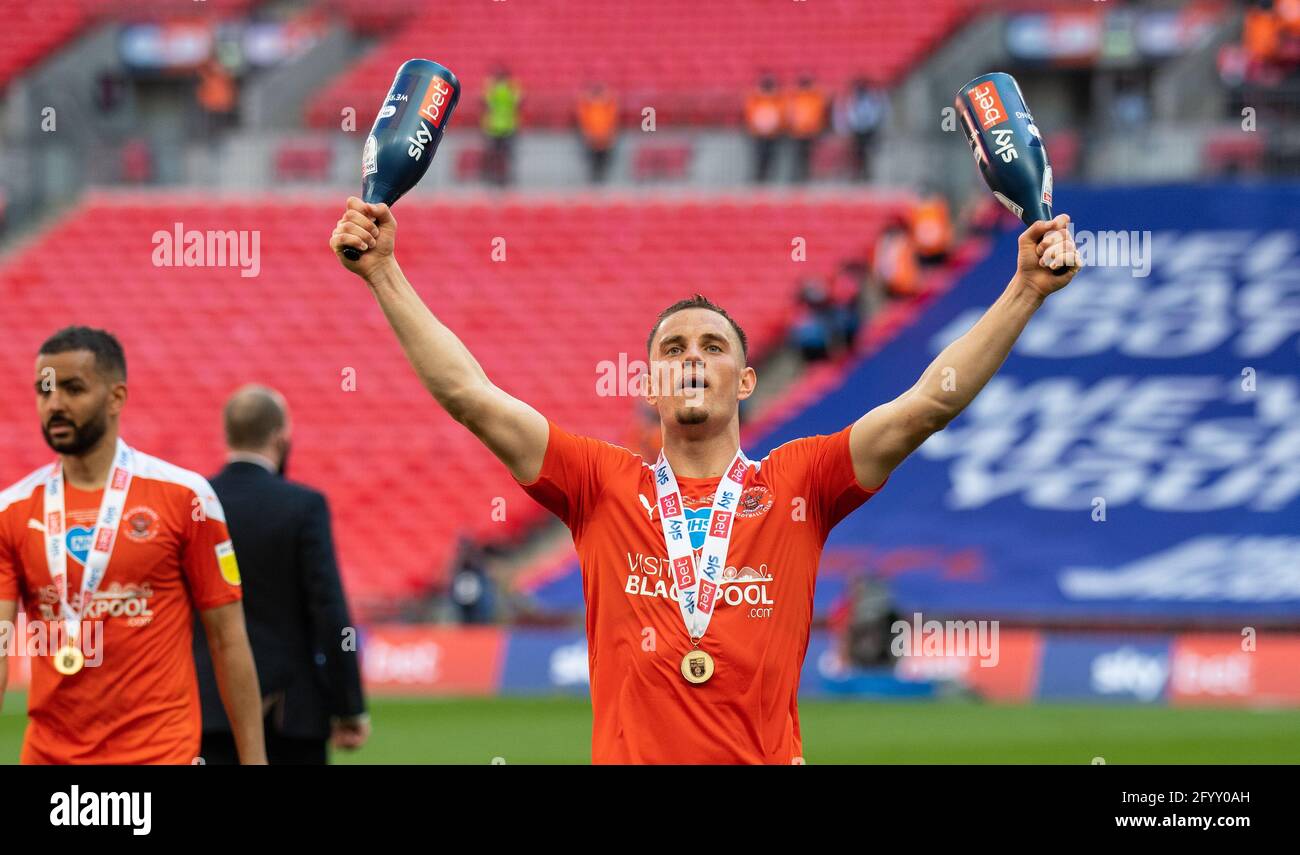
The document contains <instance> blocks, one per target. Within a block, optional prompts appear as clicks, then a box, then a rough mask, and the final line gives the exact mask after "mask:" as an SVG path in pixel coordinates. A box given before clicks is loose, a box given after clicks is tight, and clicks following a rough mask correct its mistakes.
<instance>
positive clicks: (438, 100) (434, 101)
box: [406, 77, 451, 160]
mask: <svg viewBox="0 0 1300 855" xmlns="http://www.w3.org/2000/svg"><path fill="white" fill-rule="evenodd" d="M450 101H451V86H449V85H448V84H447V81H445V80H443V79H442V78H441V77H434V78H433V81H432V82H431V83H430V84H429V91H428V92H426V93H424V103H423V104H422V105H421V106H420V115H421V116H423V117H424V118H426V119H428V120H429V121H430V122H432V123H433V127H434V128H435V129H436V128H439V127H441V126H442V120H443V119H444V118H446V117H447V104H448V103H449V102H450ZM406 141H407V142H409V143H410V146H408V147H407V149H406V154H407V156H408V157H413V158H415V159H416V160H419V159H420V158H421V157H422V156H423V155H424V147H425V146H427V145H428V144H429V143H430V142H432V141H433V131H431V130H429V126H428V125H426V124H425V123H424V122H423V121H421V122H420V127H418V128H416V129H415V136H414V137H407V138H406Z"/></svg>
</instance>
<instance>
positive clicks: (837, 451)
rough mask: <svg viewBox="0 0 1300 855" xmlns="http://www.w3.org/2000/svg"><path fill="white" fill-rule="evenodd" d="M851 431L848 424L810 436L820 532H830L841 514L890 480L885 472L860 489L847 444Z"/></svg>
mask: <svg viewBox="0 0 1300 855" xmlns="http://www.w3.org/2000/svg"><path fill="white" fill-rule="evenodd" d="M852 431H853V425H849V426H848V428H845V429H844V430H841V431H839V433H833V434H826V435H820V437H814V438H813V439H814V440H815V443H816V444H815V451H814V453H813V465H811V468H810V470H809V477H810V479H811V483H813V491H814V495H815V496H816V503H818V511H819V516H820V517H822V525H823V534H829V533H831V529H833V528H835V526H836V525H839V524H840V521H841V520H844V517H846V516H849V515H850V513H853V512H854V511H857V509H858V508H861V507H862V505H863V504H865V503H866V502H867V499H870V498H871V496H874V495H876V494H878V492H880V490H881V489H884V486H885V483H887V482H888V481H889V477H888V476H887V477H885V479H884V481H881V482H880V483H879V485H876V486H875V487H872V489H871V490H866V489H863V486H862V485H861V483H858V476H857V474H855V473H854V472H853V452H852V451H850V448H849V434H850V433H852Z"/></svg>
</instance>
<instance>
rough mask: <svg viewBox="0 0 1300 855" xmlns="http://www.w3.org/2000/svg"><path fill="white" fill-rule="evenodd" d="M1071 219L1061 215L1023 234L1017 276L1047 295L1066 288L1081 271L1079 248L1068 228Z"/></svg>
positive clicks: (1043, 221) (1043, 294) (1041, 221)
mask: <svg viewBox="0 0 1300 855" xmlns="http://www.w3.org/2000/svg"><path fill="white" fill-rule="evenodd" d="M1069 222H1070V215H1069V214H1057V215H1056V216H1055V217H1053V218H1052V219H1051V220H1039V221H1037V222H1036V223H1034V224H1033V225H1031V226H1030V227H1029V228H1027V229H1025V230H1024V231H1023V232H1022V233H1021V234H1020V251H1019V257H1018V258H1017V260H1016V268H1017V269H1016V275H1017V276H1018V277H1020V280H1021V281H1022V282H1023V283H1024V284H1025V285H1027V286H1029V287H1030V288H1032V289H1034V290H1035V291H1037V292H1038V293H1039V294H1040V295H1042V296H1043V297H1046V296H1047V295H1048V294H1051V293H1052V292H1053V291H1059V290H1061V289H1062V288H1064V287H1065V286H1066V285H1068V284H1069V282H1070V280H1071V279H1073V278H1074V274H1076V273H1078V272H1079V251H1078V249H1077V248H1076V247H1075V245H1074V239H1073V238H1071V237H1070V233H1069V231H1067V230H1066V228H1065V227H1066V225H1067V224H1068V223H1069ZM1056 269H1060V272H1059V273H1055V272H1053V270H1056Z"/></svg>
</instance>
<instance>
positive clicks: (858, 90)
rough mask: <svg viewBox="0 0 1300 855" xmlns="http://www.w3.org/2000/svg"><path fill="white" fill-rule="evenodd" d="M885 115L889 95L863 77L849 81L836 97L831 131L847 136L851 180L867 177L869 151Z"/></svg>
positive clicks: (887, 109)
mask: <svg viewBox="0 0 1300 855" xmlns="http://www.w3.org/2000/svg"><path fill="white" fill-rule="evenodd" d="M888 118H889V96H888V95H886V94H885V92H884V90H882V89H878V88H876V87H874V86H872V85H871V83H870V81H868V80H867V79H866V78H865V77H859V78H858V79H857V80H855V81H853V84H852V86H850V87H849V91H848V92H845V93H844V94H843V95H841V96H840V97H839V98H837V99H836V101H835V112H834V126H835V132H836V133H838V134H843V135H845V136H847V137H848V138H849V140H850V142H851V149H850V150H851V153H852V157H853V178H854V179H855V180H857V181H866V180H867V179H869V178H870V177H871V152H872V150H873V149H874V148H875V144H876V138H877V137H878V136H879V134H880V130H881V128H883V127H884V126H885V120H886V119H888Z"/></svg>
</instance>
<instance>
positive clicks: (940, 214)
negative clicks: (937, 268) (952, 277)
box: [911, 193, 952, 264]
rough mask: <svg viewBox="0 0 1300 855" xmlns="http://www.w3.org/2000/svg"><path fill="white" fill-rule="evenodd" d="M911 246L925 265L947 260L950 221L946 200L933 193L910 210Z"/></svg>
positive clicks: (950, 241)
mask: <svg viewBox="0 0 1300 855" xmlns="http://www.w3.org/2000/svg"><path fill="white" fill-rule="evenodd" d="M911 221H912V222H911V226H912V244H913V245H914V246H915V247H916V254H917V256H918V257H919V258H920V260H921V261H922V262H923V263H925V264H937V263H940V262H943V261H944V260H946V259H947V258H948V251H949V250H950V249H952V219H951V217H950V216H949V214H948V200H947V199H945V198H944V197H943V196H942V195H940V194H938V193H933V194H931V195H929V196H927V197H926V198H924V199H922V200H921V201H920V202H917V203H916V206H915V207H914V208H912V216H911Z"/></svg>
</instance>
